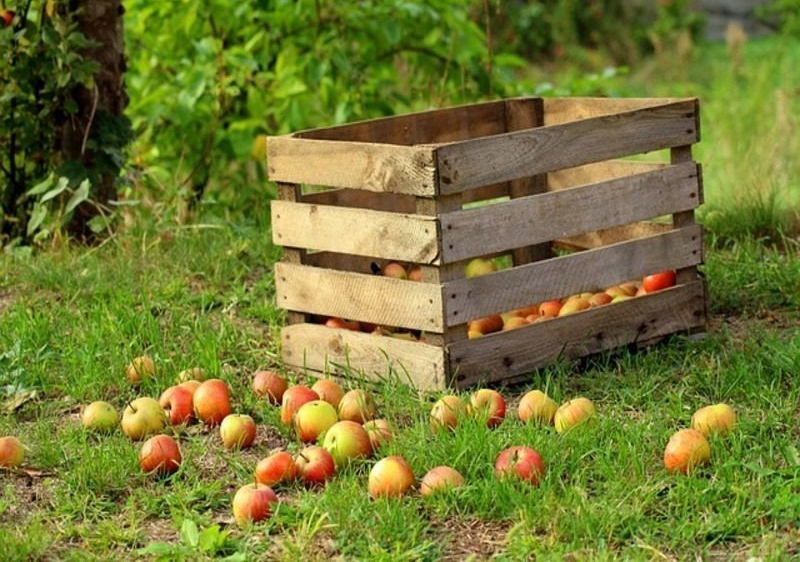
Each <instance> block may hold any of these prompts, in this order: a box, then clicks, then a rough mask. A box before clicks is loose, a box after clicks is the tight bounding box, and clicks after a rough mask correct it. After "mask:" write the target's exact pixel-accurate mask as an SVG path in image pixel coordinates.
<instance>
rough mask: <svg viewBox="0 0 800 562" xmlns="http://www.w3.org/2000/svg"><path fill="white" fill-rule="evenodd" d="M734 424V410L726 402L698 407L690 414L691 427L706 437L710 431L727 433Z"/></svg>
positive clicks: (721, 433)
mask: <svg viewBox="0 0 800 562" xmlns="http://www.w3.org/2000/svg"><path fill="white" fill-rule="evenodd" d="M735 425H736V411H735V410H734V409H733V408H731V407H730V406H728V405H727V404H714V405H712V406H705V407H703V408H700V409H699V410H697V411H696V412H695V413H694V414H693V415H692V429H696V430H697V431H699V432H700V433H702V434H703V435H705V436H706V437H708V436H709V435H711V434H712V433H718V434H720V435H727V434H728V433H730V432H731V430H732V429H733V428H734V426H735Z"/></svg>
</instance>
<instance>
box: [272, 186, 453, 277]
mask: <svg viewBox="0 0 800 562" xmlns="http://www.w3.org/2000/svg"><path fill="white" fill-rule="evenodd" d="M437 237H438V232H437V221H436V219H435V218H433V217H425V216H421V215H406V214H402V213H388V212H386V211H372V210H369V209H355V208H350V207H333V206H330V205H315V204H308V203H291V202H286V201H273V202H272V240H273V242H274V243H275V244H278V245H285V246H293V247H301V248H309V249H314V250H327V251H331V252H340V253H344V254H355V255H361V256H372V257H376V258H383V259H390V260H403V261H413V262H418V263H427V264H433V263H437V262H438V260H439V249H438V238H437Z"/></svg>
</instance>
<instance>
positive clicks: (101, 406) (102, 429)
mask: <svg viewBox="0 0 800 562" xmlns="http://www.w3.org/2000/svg"><path fill="white" fill-rule="evenodd" d="M81 423H83V427H85V428H86V429H88V430H89V431H95V432H98V433H108V432H110V431H113V430H114V429H115V428H116V427H117V426H118V425H119V414H118V413H117V410H116V408H114V406H112V405H111V404H109V403H108V402H103V401H102V400H98V401H96V402H92V403H91V404H89V405H88V406H86V408H84V410H83V413H82V414H81Z"/></svg>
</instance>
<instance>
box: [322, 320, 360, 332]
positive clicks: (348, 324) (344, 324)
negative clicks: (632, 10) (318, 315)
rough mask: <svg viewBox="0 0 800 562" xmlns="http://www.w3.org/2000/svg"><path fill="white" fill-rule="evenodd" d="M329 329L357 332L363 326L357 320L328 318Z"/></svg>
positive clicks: (326, 323) (326, 322)
mask: <svg viewBox="0 0 800 562" xmlns="http://www.w3.org/2000/svg"><path fill="white" fill-rule="evenodd" d="M325 325H326V326H327V327H328V328H339V329H340V330H353V331H355V332H357V331H358V330H359V329H361V325H360V324H359V323H358V321H356V320H345V319H344V318H328V319H327V320H326V321H325Z"/></svg>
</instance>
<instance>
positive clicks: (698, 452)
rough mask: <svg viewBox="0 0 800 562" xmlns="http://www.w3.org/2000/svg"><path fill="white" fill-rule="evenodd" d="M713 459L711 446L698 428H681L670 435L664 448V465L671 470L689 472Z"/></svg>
mask: <svg viewBox="0 0 800 562" xmlns="http://www.w3.org/2000/svg"><path fill="white" fill-rule="evenodd" d="M709 460H711V447H710V446H709V445H708V441H707V440H706V438H705V435H703V434H702V433H700V432H699V431H697V430H696V429H681V430H680V431H677V432H676V433H674V434H673V435H672V437H670V439H669V442H668V443H667V447H666V448H665V449H664V467H665V468H666V469H667V470H668V471H669V472H680V473H682V474H687V473H689V472H690V471H691V470H692V469H694V468H695V467H697V466H701V465H704V464H706V463H707V462H708V461H709Z"/></svg>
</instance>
